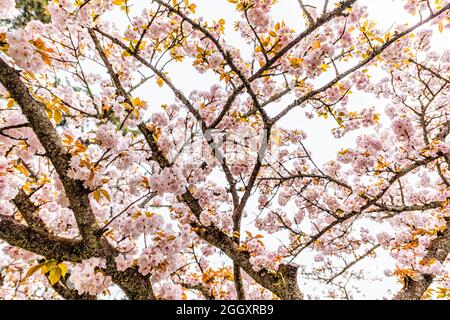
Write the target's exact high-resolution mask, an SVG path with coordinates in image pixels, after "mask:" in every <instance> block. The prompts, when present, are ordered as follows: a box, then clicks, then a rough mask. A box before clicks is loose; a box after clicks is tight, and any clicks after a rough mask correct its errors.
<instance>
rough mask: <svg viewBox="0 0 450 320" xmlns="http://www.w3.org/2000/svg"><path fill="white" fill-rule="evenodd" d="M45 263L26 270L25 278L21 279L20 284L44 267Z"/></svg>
mask: <svg viewBox="0 0 450 320" xmlns="http://www.w3.org/2000/svg"><path fill="white" fill-rule="evenodd" d="M45 263H46V262H42V263H39V264H37V265H35V266H32V267H31V268H30V269H28V271H27V273H26V275H25V278H23V279H22V284H23V283H25V280H26V279H27V278H29V277H31V276H32V275H33V274H34V273H36V271H38V270H39V269H40V268H42V266H43V265H45Z"/></svg>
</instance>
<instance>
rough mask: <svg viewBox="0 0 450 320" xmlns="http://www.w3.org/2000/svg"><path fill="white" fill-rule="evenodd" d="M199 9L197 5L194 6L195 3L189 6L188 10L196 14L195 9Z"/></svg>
mask: <svg viewBox="0 0 450 320" xmlns="http://www.w3.org/2000/svg"><path fill="white" fill-rule="evenodd" d="M196 8H197V5H196V4H193V3H191V4H190V5H189V6H188V10H189V11H190V12H192V13H195V9H196Z"/></svg>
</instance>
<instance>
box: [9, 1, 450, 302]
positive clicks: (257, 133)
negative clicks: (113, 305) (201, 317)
mask: <svg viewBox="0 0 450 320" xmlns="http://www.w3.org/2000/svg"><path fill="white" fill-rule="evenodd" d="M286 1H288V0H286ZM399 1H400V0H399ZM291 2H292V8H293V9H292V10H296V11H297V12H298V16H299V19H301V20H302V24H303V28H302V29H301V30H297V29H295V28H293V27H291V26H289V25H288V24H287V23H286V22H285V21H283V20H280V21H278V20H277V19H276V18H275V17H274V16H273V15H272V10H273V8H274V7H275V6H276V5H277V1H276V0H228V4H227V5H228V6H232V7H233V8H234V9H235V16H234V17H226V18H223V19H220V20H218V21H212V20H211V19H209V18H208V17H207V16H203V17H201V16H199V15H198V14H197V10H198V7H197V6H200V5H201V4H200V1H199V2H198V3H197V4H196V3H195V1H193V0H192V1H191V0H173V1H172V0H171V1H168V0H148V1H133V0H53V1H52V0H50V1H48V7H47V10H48V13H49V15H50V17H51V21H50V22H41V21H37V20H32V21H30V22H28V23H27V24H26V25H25V26H24V27H23V28H7V27H4V28H3V29H1V30H0V50H1V53H0V82H1V86H0V95H1V96H0V105H1V107H0V108H1V109H0V246H1V248H2V252H1V254H0V297H1V298H2V299H14V298H22V299H24V298H46V299H49V298H64V299H97V298H104V297H107V296H112V297H118V296H120V295H124V296H126V297H127V298H129V299H198V298H199V299H303V298H315V297H314V296H311V295H305V294H304V292H305V291H306V290H307V288H305V287H304V286H303V285H302V281H303V280H305V279H310V280H314V281H316V282H318V283H320V285H321V286H322V287H323V288H325V290H327V292H328V296H327V297H329V298H330V297H331V298H352V296H353V293H352V292H351V290H349V288H348V287H347V284H348V283H349V281H350V280H351V279H359V280H361V281H362V280H364V279H369V280H370V281H372V282H371V283H376V281H377V279H373V278H370V276H369V275H367V274H366V273H365V272H364V270H359V271H355V270H356V267H357V265H358V264H360V263H363V261H370V260H371V259H374V258H375V257H376V256H377V255H379V254H382V253H383V252H384V253H386V254H387V255H389V256H390V257H391V258H392V259H393V261H395V268H391V269H389V268H388V267H386V268H384V269H386V270H384V269H383V265H381V267H380V269H379V273H380V274H379V275H377V277H386V276H391V277H396V278H397V279H398V280H399V282H400V283H401V285H400V286H399V291H398V292H395V293H393V294H391V297H393V298H395V299H420V298H448V297H450V275H449V271H450V268H449V264H448V263H446V259H447V255H448V253H449V251H450V202H449V199H450V171H449V166H450V137H449V133H450V105H449V88H450V85H449V83H450V78H449V75H450V51H449V50H439V49H438V48H434V46H433V42H432V38H433V35H435V34H440V33H446V32H448V31H447V30H448V29H449V28H450V11H449V9H450V3H449V2H448V1H445V0H436V1H432V0H403V1H401V2H402V6H403V7H404V10H405V11H406V12H407V13H408V15H410V17H411V21H413V22H412V23H402V24H397V25H395V26H393V27H392V28H391V29H390V30H383V29H382V28H380V27H378V25H377V21H374V20H373V19H372V18H371V13H370V10H367V8H366V6H364V4H362V3H360V2H361V1H357V0H343V1H328V0H323V1H309V2H308V1H302V0H298V1H293V0H292V1H291ZM14 8H15V2H14V0H1V1H0V18H2V19H13V17H14V11H15V10H14ZM118 16H121V17H122V18H125V19H126V21H127V25H125V26H124V25H122V24H119V23H115V22H114V19H112V17H118ZM233 24H234V25H233ZM230 26H231V28H230ZM233 27H234V30H235V34H237V35H238V36H239V38H240V41H242V43H244V44H245V46H243V47H238V46H236V45H233V44H232V41H230V40H229V37H228V32H227V30H228V31H229V30H233ZM181 65H183V66H185V65H187V66H189V68H190V69H189V70H190V74H185V75H184V77H188V78H190V79H192V81H196V79H198V78H200V77H207V76H208V77H211V78H212V79H214V81H213V82H212V83H211V84H210V87H209V88H206V89H202V88H198V89H196V90H193V91H191V92H188V91H186V90H183V89H182V88H181V87H180V85H179V84H178V83H177V82H178V79H179V74H177V69H176V68H177V67H176V66H181ZM169 70H170V71H169ZM183 70H184V69H183ZM180 72H181V71H180ZM374 74H377V75H381V77H378V78H379V79H377V77H374V76H373V75H374ZM150 88H151V89H150ZM149 90H152V92H159V95H158V97H159V98H161V97H163V99H162V100H165V103H163V104H155V103H154V102H153V101H152V94H149V93H148V92H149ZM355 95H361V96H369V95H371V96H374V97H376V99H375V100H374V101H376V105H364V104H363V103H364V100H361V99H359V100H355V99H353V98H352V97H354V96H355ZM355 101H356V103H355ZM294 112H297V113H295V114H296V115H297V114H302V115H303V116H304V117H303V118H299V120H298V121H297V123H296V124H297V127H296V128H295V129H290V128H288V127H287V126H285V125H284V124H283V123H284V122H283V121H284V120H285V119H286V118H288V117H293V116H292V115H293V114H294ZM294 117H297V116H294ZM300 119H301V120H300ZM313 120H318V121H323V122H325V121H327V122H330V121H332V122H333V125H334V128H333V129H332V134H333V136H334V137H335V139H336V143H340V142H339V141H343V139H347V138H348V139H350V140H351V141H352V143H351V144H350V145H348V146H347V144H345V143H343V142H341V143H342V146H343V148H342V150H341V151H339V152H338V153H337V154H336V155H335V156H334V157H333V158H331V159H328V161H326V162H325V164H323V165H322V164H318V162H317V161H316V160H315V159H316V158H315V154H314V153H313V152H312V151H311V150H310V148H309V147H308V136H309V135H310V134H317V133H314V132H308V131H306V130H303V127H304V124H303V123H302V122H307V121H313ZM346 141H347V140H346ZM361 290H363V289H361ZM380 298H381V297H380Z"/></svg>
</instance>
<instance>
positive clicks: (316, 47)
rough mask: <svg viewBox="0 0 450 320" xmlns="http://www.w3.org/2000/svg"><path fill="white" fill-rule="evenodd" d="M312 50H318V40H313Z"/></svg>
mask: <svg viewBox="0 0 450 320" xmlns="http://www.w3.org/2000/svg"><path fill="white" fill-rule="evenodd" d="M312 48H313V49H320V41H319V40H314V41H313V43H312Z"/></svg>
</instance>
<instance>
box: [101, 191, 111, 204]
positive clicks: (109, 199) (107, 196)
mask: <svg viewBox="0 0 450 320" xmlns="http://www.w3.org/2000/svg"><path fill="white" fill-rule="evenodd" d="M100 192H101V193H102V195H103V196H104V197H105V198H106V199H108V201H109V202H111V196H110V195H109V193H108V191H106V190H105V189H100Z"/></svg>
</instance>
